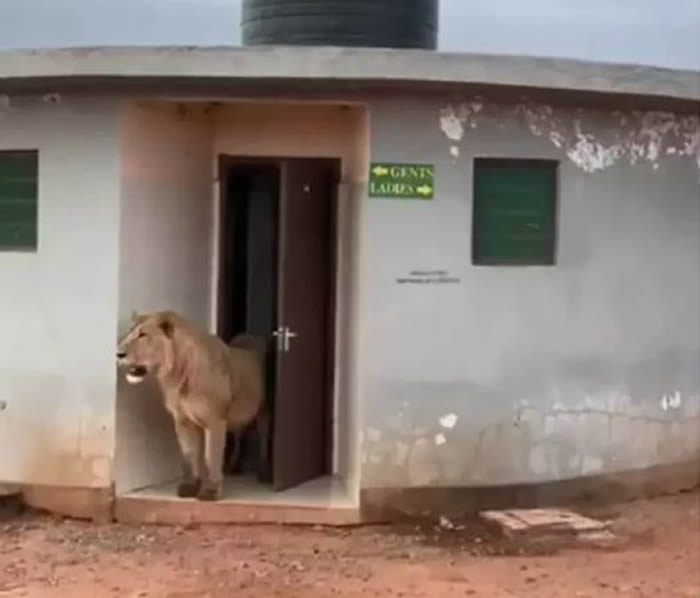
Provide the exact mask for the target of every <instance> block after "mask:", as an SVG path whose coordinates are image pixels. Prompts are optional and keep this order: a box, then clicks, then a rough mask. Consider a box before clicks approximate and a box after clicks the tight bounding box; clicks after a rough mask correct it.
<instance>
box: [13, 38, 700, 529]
mask: <svg viewBox="0 0 700 598" xmlns="http://www.w3.org/2000/svg"><path fill="white" fill-rule="evenodd" d="M699 80H700V74H699V73H697V72H682V71H672V70H664V69H658V68H646V67H638V66H622V65H601V64H592V63H584V62H575V61H564V60H554V59H551V60H550V59H530V58H522V57H502V56H475V55H456V54H455V55H452V54H443V53H436V52H427V51H425V52H424V51H409V52H405V51H397V50H366V49H333V48H302V47H297V48H284V49H279V48H274V47H273V48H239V49H192V48H158V49H120V48H95V49H85V50H47V51H40V52H37V51H12V52H3V53H0V281H1V282H0V288H2V292H1V293H0V330H2V331H3V343H2V348H1V349H0V405H2V410H0V448H1V449H2V450H0V480H4V481H6V482H8V483H20V484H22V485H24V487H25V496H26V498H27V500H28V501H29V502H31V503H34V504H38V505H41V506H46V507H48V508H50V509H53V510H56V511H59V512H64V513H70V514H73V515H79V516H90V517H105V516H109V515H110V514H111V513H112V508H113V507H115V506H116V509H115V511H114V512H116V515H117V517H119V518H122V519H129V520H142V521H143V520H146V521H156V520H159V521H178V520H183V519H187V518H190V519H191V518H198V519H200V520H237V519H241V518H243V519H259V520H270V519H272V520H279V519H283V520H285V521H292V520H295V521H307V520H311V521H329V522H347V521H356V520H359V519H361V518H363V517H366V518H371V517H374V516H383V515H382V514H383V513H386V512H387V510H401V511H404V512H416V510H419V511H420V512H424V511H425V512H433V511H439V512H441V513H447V512H459V511H460V510H464V509H467V508H469V506H470V505H471V506H472V507H473V506H474V504H477V503H478V504H482V503H484V502H485V501H486V502H488V501H490V504H495V503H503V502H513V501H519V502H528V501H529V502H539V503H543V502H547V501H556V500H560V499H563V497H564V496H566V497H570V496H573V494H576V493H581V492H592V491H594V490H595V491H598V490H601V489H603V490H605V491H609V490H610V489H611V488H625V489H631V490H632V491H637V490H644V489H647V490H648V489H649V488H650V485H651V487H657V485H663V487H664V488H668V487H674V488H680V487H683V486H687V485H689V484H693V483H696V482H697V481H698V460H699V458H700V433H699V430H700V419H699V418H700V373H699V364H700V193H699V190H700V187H699V185H700V156H699V150H700V133H699V125H698V105H699V104H698V102H699V101H700V86H699V85H698V82H699ZM251 199H255V201H251ZM241 206H247V208H245V207H244V208H241ZM280 206H282V207H281V209H280ZM241 210H243V211H242V212H241ZM241 222H244V223H246V224H245V225H238V224H236V223H241ZM280 232H282V233H283V234H282V235H281V236H280ZM300 233H303V234H300ZM280 255H283V256H284V260H283V261H282V262H281V261H280V259H279V256H280ZM320 258H323V259H320ZM161 308H173V309H176V310H178V311H181V312H182V313H184V314H185V315H187V316H188V317H189V318H191V319H192V320H193V321H195V322H197V323H199V324H200V325H201V326H204V327H207V328H208V329H210V330H212V331H216V332H218V333H220V334H222V335H224V336H227V335H230V334H231V333H232V332H234V331H235V330H237V329H240V328H242V327H245V328H248V329H252V330H254V331H258V332H261V331H262V332H266V333H268V334H270V333H271V332H272V331H273V330H274V329H275V328H276V327H281V329H282V332H284V330H285V327H287V328H286V330H291V331H292V332H295V333H298V334H299V338H291V340H290V341H289V343H290V349H289V351H284V348H282V349H281V351H280V359H283V360H286V362H287V364H288V365H287V367H286V369H284V372H283V373H281V374H280V379H278V380H277V390H276V396H275V409H276V413H275V423H276V431H275V442H276V444H275V449H274V451H273V452H274V464H273V466H274V468H275V471H274V476H275V488H276V489H277V490H279V491H278V492H274V491H273V490H271V489H269V488H265V487H261V486H259V485H256V484H254V483H252V482H243V481H241V482H239V483H237V482H235V481H234V482H232V486H231V488H230V492H229V493H228V494H227V499H226V500H224V501H222V502H220V503H216V504H211V505H209V504H207V505H206V507H205V506H203V505H198V504H197V503H193V502H181V501H178V500H177V499H175V498H174V497H173V494H172V491H171V490H170V487H169V486H168V485H167V484H168V482H169V481H170V480H172V479H173V478H174V477H175V476H176V475H177V473H178V470H179V457H178V453H177V449H176V447H175V443H174V437H173V433H172V426H171V422H170V420H169V418H168V416H167V415H166V413H165V411H164V410H163V409H162V406H161V405H160V404H159V402H158V400H154V398H153V397H152V396H148V395H149V394H150V393H149V392H148V391H147V390H142V391H139V392H136V391H134V390H133V389H131V388H129V389H126V388H124V385H123V383H122V380H121V378H122V377H121V376H119V375H118V372H117V368H116V364H115V348H116V341H117V337H118V334H119V332H120V331H123V329H124V327H125V326H126V324H127V322H128V319H129V315H130V314H131V312H132V310H138V311H144V310H149V309H161ZM302 338H303V339H304V340H303V342H301V343H299V340H300V339H302ZM295 346H296V347H297V350H296V352H295ZM299 347H302V348H303V349H302V350H299V349H298V348H299ZM299 372H305V375H303V376H299V375H295V374H298V373H299ZM302 454H303V455H305V456H304V457H302V456H301V455H302ZM305 459H311V460H312V461H313V465H308V466H304V467H300V466H299V464H300V463H301V462H302V461H303V462H304V463H310V462H309V461H305ZM312 474H313V475H312ZM307 478H317V479H315V480H311V481H309V482H307V483H303V482H305V480H306V479H307ZM611 483H612V486H611ZM115 497H116V501H115V500H114V498H115ZM474 497H476V498H474ZM473 498H474V500H476V501H477V503H474V502H473V500H472V499H473ZM192 505H195V506H194V507H193V506H192ZM279 506H284V507H286V510H283V511H280V510H279V509H278V507H279Z"/></svg>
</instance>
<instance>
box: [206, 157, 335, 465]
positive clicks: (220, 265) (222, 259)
mask: <svg viewBox="0 0 700 598" xmlns="http://www.w3.org/2000/svg"><path fill="white" fill-rule="evenodd" d="M287 160H309V161H315V162H322V163H326V164H328V165H329V166H331V167H333V168H334V169H335V181H334V184H333V186H332V191H331V193H330V197H329V200H330V202H331V205H330V210H329V212H330V214H329V230H328V234H329V238H330V242H329V248H330V255H329V260H330V264H329V276H328V278H329V281H330V288H329V290H328V303H329V304H328V318H329V320H330V321H329V322H328V327H327V329H328V334H327V339H326V343H327V346H328V359H327V360H326V368H327V373H326V375H327V378H326V380H327V381H326V392H327V396H328V401H327V403H326V404H327V407H328V408H327V413H326V414H325V418H326V422H325V435H326V438H325V445H326V447H325V450H324V458H325V460H326V470H327V472H328V475H336V474H337V473H338V472H337V471H336V469H337V462H338V459H337V457H338V451H339V443H338V441H339V438H338V434H336V427H337V426H336V423H337V425H338V426H340V425H342V422H337V418H338V414H339V412H340V410H339V405H338V402H339V398H340V393H339V388H338V379H337V376H336V366H337V364H336V358H337V355H336V341H337V330H338V325H339V316H340V314H338V310H337V286H338V272H339V271H340V268H339V264H338V257H339V256H338V244H339V238H338V232H339V231H338V216H339V213H340V212H339V207H338V201H339V185H340V183H341V177H342V159H341V158H340V157H329V156H318V157H316V156H248V155H239V154H225V153H218V154H217V155H216V156H215V165H216V174H215V181H216V183H218V184H217V185H216V187H215V192H214V198H215V210H214V213H215V220H214V234H213V245H214V247H213V251H212V259H213V264H212V266H213V284H212V321H211V329H212V332H213V333H214V334H218V333H219V331H220V323H221V322H222V320H223V316H222V314H223V309H224V305H225V302H224V301H222V299H223V294H224V292H225V291H224V289H225V285H224V281H225V280H226V277H227V276H228V275H227V268H226V266H227V264H226V256H224V255H223V253H222V248H223V247H224V246H225V243H226V235H227V234H228V231H229V229H228V227H227V226H225V225H224V223H225V222H226V218H227V217H228V215H229V209H228V208H229V206H228V201H229V193H228V191H229V189H228V174H229V172H230V171H231V169H232V168H234V167H236V166H246V165H249V166H255V165H261V166H276V167H277V168H279V170H280V188H279V193H280V198H281V194H282V193H284V188H283V184H282V180H281V174H282V165H283V163H284V162H285V161H287ZM278 201H279V199H278ZM278 234H279V233H278ZM278 294H279V289H278ZM271 454H272V453H271V451H270V455H271ZM270 458H271V457H270Z"/></svg>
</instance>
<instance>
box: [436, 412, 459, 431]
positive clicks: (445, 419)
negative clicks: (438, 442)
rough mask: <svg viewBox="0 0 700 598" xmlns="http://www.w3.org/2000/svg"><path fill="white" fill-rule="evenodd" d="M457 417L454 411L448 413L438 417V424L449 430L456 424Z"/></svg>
mask: <svg viewBox="0 0 700 598" xmlns="http://www.w3.org/2000/svg"><path fill="white" fill-rule="evenodd" d="M458 419H459V417H458V416H457V414H456V413H448V414H447V415H443V416H442V417H441V418H440V420H439V421H440V425H441V426H442V427H443V428H446V429H447V430H451V429H452V428H454V427H455V426H456V425H457V420H458Z"/></svg>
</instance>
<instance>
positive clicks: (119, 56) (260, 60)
mask: <svg viewBox="0 0 700 598" xmlns="http://www.w3.org/2000/svg"><path fill="white" fill-rule="evenodd" d="M87 77H93V78H120V79H143V78H161V79H163V78H165V79H167V78H177V79H180V80H182V79H183V78H184V79H199V78H210V79H229V80H240V81H242V82H244V81H245V80H252V79H255V80H276V81H280V82H283V81H285V80H290V81H293V80H299V79H312V80H319V81H321V80H325V81H346V82H357V83H362V82H369V81H383V82H385V83H386V84H387V85H390V84H391V83H392V82H413V83H415V84H420V83H425V84H435V83H441V84H457V85H459V84H479V85H485V86H490V85H494V86H516V87H525V88H539V89H554V90H571V91H581V92H595V93H609V94H623V95H635V96H649V97H665V98H673V99H680V100H691V101H698V102H700V70H699V71H689V70H680V69H669V68H662V67H654V66H643V65H633V64H617V63H600V62H588V61H583V60H576V59H570V58H541V57H530V56H512V55H497V54H473V53H448V52H435V51H430V50H392V49H370V48H335V47H300V46H257V47H191V46H158V47H138V46H137V47H121V46H105V47H84V48H61V49H42V50H1V51H0V86H1V85H2V83H3V81H17V80H24V81H27V80H32V79H47V80H48V79H54V80H55V79H71V78H87Z"/></svg>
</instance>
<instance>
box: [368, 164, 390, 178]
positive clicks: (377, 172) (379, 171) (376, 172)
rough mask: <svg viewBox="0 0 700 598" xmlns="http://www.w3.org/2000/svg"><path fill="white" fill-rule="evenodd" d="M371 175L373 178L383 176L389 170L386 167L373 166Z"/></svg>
mask: <svg viewBox="0 0 700 598" xmlns="http://www.w3.org/2000/svg"><path fill="white" fill-rule="evenodd" d="M372 174H374V175H375V176H385V175H387V174H389V169H388V168H387V167H386V166H381V165H378V166H375V167H374V169H373V170H372Z"/></svg>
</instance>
